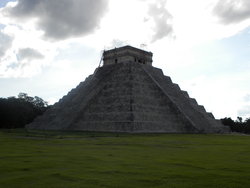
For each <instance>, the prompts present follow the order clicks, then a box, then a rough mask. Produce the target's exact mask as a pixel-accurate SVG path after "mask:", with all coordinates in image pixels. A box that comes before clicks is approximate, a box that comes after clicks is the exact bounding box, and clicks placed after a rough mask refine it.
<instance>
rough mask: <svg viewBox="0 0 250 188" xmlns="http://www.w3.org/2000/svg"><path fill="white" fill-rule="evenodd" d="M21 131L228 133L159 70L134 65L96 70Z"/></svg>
mask: <svg viewBox="0 0 250 188" xmlns="http://www.w3.org/2000/svg"><path fill="white" fill-rule="evenodd" d="M26 127H27V128H30V129H45V130H82V131H109V132H168V133H224V132H228V129H227V127H224V126H223V125H222V124H220V122H219V121H217V120H215V119H214V117H213V115H212V114H211V113H207V112H206V110H205V108H204V107H203V106H200V105H198V104H197V102H196V100H195V99H192V98H190V97H189V95H188V93H187V92H186V91H182V90H181V89H180V87H179V86H178V85H177V84H174V83H172V81H171V78H170V77H167V76H164V75H163V73H162V71H161V70H160V69H158V68H154V67H152V66H150V65H146V64H139V63H135V62H124V63H118V64H110V65H106V66H103V67H99V68H97V69H96V71H95V73H94V74H93V75H91V76H89V77H88V78H87V79H86V80H85V81H84V82H81V83H80V84H79V85H78V86H77V87H76V88H75V89H73V90H71V91H70V92H69V93H68V94H67V95H66V96H64V97H63V98H62V99H61V100H60V101H59V102H58V103H56V104H55V105H53V106H52V107H51V108H50V109H49V110H47V111H46V112H45V113H44V115H42V116H40V117H38V118H37V119H35V121H34V122H33V123H31V124H29V125H27V126H26Z"/></svg>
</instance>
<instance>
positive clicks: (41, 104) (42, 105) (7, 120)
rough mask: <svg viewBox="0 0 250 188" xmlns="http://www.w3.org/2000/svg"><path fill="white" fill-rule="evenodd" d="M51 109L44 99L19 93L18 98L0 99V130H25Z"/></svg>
mask: <svg viewBox="0 0 250 188" xmlns="http://www.w3.org/2000/svg"><path fill="white" fill-rule="evenodd" d="M48 108H49V106H48V103H47V102H46V101H44V100H43V99H42V98H40V97H38V96H35V97H31V96H29V95H28V94H26V93H19V94H18V97H8V98H0V128H5V129H13V128H23V127H24V126H25V125H26V124H29V123H31V122H32V121H33V120H34V119H35V118H36V117H37V116H39V115H42V114H43V113H44V112H45V111H46V110H47V109H48Z"/></svg>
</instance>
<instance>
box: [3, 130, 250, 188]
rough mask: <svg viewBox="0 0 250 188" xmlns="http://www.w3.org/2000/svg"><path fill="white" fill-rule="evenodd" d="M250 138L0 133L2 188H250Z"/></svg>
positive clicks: (188, 135)
mask: <svg viewBox="0 0 250 188" xmlns="http://www.w3.org/2000/svg"><path fill="white" fill-rule="evenodd" d="M249 177H250V136H241V135H192V134H112V133H83V132H70V133H65V132H50V131H46V132H41V131H32V132H27V131H25V130H13V131H11V130H1V131H0V187H6V188H7V187H8V188H12V187H15V188H22V187H23V188H30V187H32V188H33V187H34V188H46V187H52V188H61V187H65V188H68V187H87V188H91V187H114V188H115V187H119V188H120V187H124V188H129V187H136V188H137V187H162V188H165V187H170V188H172V187H173V188H175V187H176V188H177V187H185V188H186V187H190V188H195V187H197V188H201V187H202V188H204V187H209V188H216V187H223V188H241V187H242V188H243V187H244V188H245V187H250V178H249Z"/></svg>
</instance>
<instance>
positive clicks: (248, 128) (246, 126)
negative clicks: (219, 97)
mask: <svg viewBox="0 0 250 188" xmlns="http://www.w3.org/2000/svg"><path fill="white" fill-rule="evenodd" d="M221 122H222V124H224V125H226V126H229V127H230V128H231V130H232V131H233V132H240V133H245V134H250V118H247V119H246V120H245V121H243V118H242V117H237V120H236V121H234V120H232V119H231V118H228V117H226V118H223V119H221Z"/></svg>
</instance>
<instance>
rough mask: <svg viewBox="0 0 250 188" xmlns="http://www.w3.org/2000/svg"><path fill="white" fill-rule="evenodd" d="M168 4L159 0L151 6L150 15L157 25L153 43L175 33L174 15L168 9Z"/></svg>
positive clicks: (164, 0)
mask: <svg viewBox="0 0 250 188" xmlns="http://www.w3.org/2000/svg"><path fill="white" fill-rule="evenodd" d="M166 3H167V1H166V0H159V1H157V2H155V3H154V4H150V5H149V11H148V13H149V15H150V16H151V17H152V18H153V20H154V24H155V26H154V35H153V37H152V42H155V41H157V40H159V39H162V38H163V37H165V36H168V35H171V34H172V33H173V26H172V24H171V21H172V15H171V14H170V13H169V12H168V10H167V9H166Z"/></svg>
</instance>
